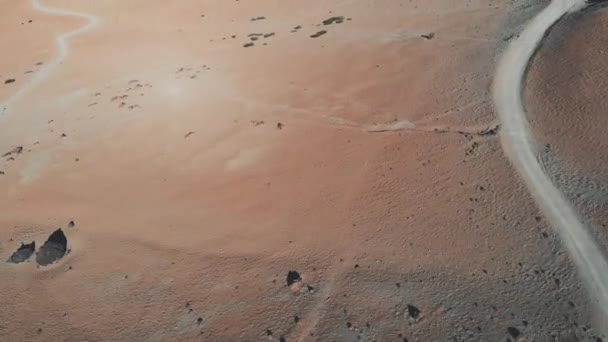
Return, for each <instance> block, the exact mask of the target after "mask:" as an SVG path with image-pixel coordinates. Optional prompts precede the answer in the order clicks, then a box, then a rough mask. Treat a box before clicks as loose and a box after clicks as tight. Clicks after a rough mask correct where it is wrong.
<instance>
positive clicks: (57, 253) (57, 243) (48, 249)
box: [36, 228, 68, 266]
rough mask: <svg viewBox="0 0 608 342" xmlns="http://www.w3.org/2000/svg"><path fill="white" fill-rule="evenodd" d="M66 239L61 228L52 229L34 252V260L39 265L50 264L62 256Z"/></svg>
mask: <svg viewBox="0 0 608 342" xmlns="http://www.w3.org/2000/svg"><path fill="white" fill-rule="evenodd" d="M67 247H68V239H67V237H66V236H65V234H64V233H63V230H61V228H59V229H57V230H56V231H54V232H53V233H52V234H51V235H50V236H49V238H48V240H46V242H45V243H44V245H42V247H40V250H39V251H38V253H37V254H36V262H37V263H38V264H39V265H41V266H46V265H49V264H52V263H53V262H55V261H57V260H59V259H61V258H63V256H64V255H65V253H66V251H67Z"/></svg>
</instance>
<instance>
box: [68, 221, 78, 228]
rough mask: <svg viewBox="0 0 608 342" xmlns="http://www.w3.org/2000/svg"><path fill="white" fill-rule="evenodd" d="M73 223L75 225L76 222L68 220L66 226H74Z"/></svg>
mask: <svg viewBox="0 0 608 342" xmlns="http://www.w3.org/2000/svg"><path fill="white" fill-rule="evenodd" d="M75 225H76V223H74V221H70V222H68V227H69V228H72V227H74V226H75Z"/></svg>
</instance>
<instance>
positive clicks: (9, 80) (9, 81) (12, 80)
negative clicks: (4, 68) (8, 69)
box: [4, 78, 16, 84]
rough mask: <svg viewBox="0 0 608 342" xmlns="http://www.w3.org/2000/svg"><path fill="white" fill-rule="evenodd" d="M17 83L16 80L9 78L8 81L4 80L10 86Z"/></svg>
mask: <svg viewBox="0 0 608 342" xmlns="http://www.w3.org/2000/svg"><path fill="white" fill-rule="evenodd" d="M15 81H16V79H14V78H9V79H8V80H4V84H10V83H14V82H15Z"/></svg>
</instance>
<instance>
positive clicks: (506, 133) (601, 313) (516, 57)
mask: <svg viewBox="0 0 608 342" xmlns="http://www.w3.org/2000/svg"><path fill="white" fill-rule="evenodd" d="M585 6H586V3H585V1H584V0H553V2H551V4H550V5H548V6H547V7H546V8H545V9H544V10H543V11H542V12H541V13H539V14H538V16H536V17H535V18H534V19H533V20H532V21H531V22H530V23H529V24H528V26H527V27H526V29H525V30H524V31H523V32H522V33H521V34H520V36H519V39H517V40H515V41H513V42H512V44H511V45H510V46H509V48H508V49H507V51H506V52H505V54H504V55H503V57H502V59H501V61H500V63H499V65H498V69H497V72H496V76H495V79H494V86H493V87H494V89H493V93H494V102H495V106H496V110H497V112H498V116H499V119H500V121H501V123H502V128H503V130H502V132H501V139H502V141H501V142H502V146H503V149H504V150H505V153H506V154H507V157H508V158H509V159H510V161H511V163H512V164H513V166H514V167H515V169H516V170H517V172H518V173H519V174H520V176H521V177H522V179H523V180H524V182H525V184H526V186H527V187H528V190H529V191H530V192H531V194H532V196H533V197H534V199H535V201H536V203H537V205H538V206H539V207H540V208H541V210H542V211H543V213H544V214H545V216H546V217H547V219H548V220H549V222H550V223H551V225H552V226H553V228H554V229H555V230H556V231H557V232H558V234H559V236H560V238H561V240H562V242H563V244H564V246H565V247H566V249H567V250H568V252H569V253H570V257H571V258H572V261H573V262H574V264H575V265H576V267H577V269H578V272H579V276H580V277H581V278H582V279H583V282H584V284H585V285H586V287H587V289H588V291H589V292H590V293H591V296H592V298H593V299H594V301H595V302H596V304H597V307H596V309H597V311H598V312H597V314H598V317H596V318H597V322H598V323H601V324H597V325H596V330H599V331H600V332H601V333H603V334H606V335H607V336H608V327H606V324H605V323H606V322H608V263H607V262H606V260H605V258H604V256H603V254H602V251H601V250H600V248H599V246H598V245H597V244H596V243H595V242H594V240H593V238H592V236H591V235H590V234H589V232H588V230H587V228H586V227H585V225H584V224H583V223H582V221H581V219H580V218H579V217H578V215H577V213H576V211H575V209H574V207H573V206H572V205H571V204H570V203H569V202H568V200H567V199H566V197H565V196H564V194H562V193H561V192H560V191H559V190H558V189H557V187H555V185H554V184H553V183H552V182H551V180H550V179H549V177H548V176H547V175H546V174H545V173H544V172H543V168H542V166H541V165H540V163H539V162H538V160H537V158H536V155H535V149H534V145H533V142H532V138H531V135H530V131H529V129H528V122H527V121H526V112H525V109H524V105H523V103H522V99H521V94H522V84H523V81H524V78H525V75H526V71H527V68H528V64H529V63H530V59H531V58H532V56H533V55H534V53H535V52H536V50H537V48H538V46H539V44H540V43H541V41H542V39H543V37H544V36H545V34H546V33H547V32H548V31H549V30H550V29H551V27H552V26H553V25H554V24H555V23H557V22H558V21H559V20H560V18H562V17H563V16H564V15H566V14H568V13H571V12H574V11H577V10H580V9H582V8H584V7H585Z"/></svg>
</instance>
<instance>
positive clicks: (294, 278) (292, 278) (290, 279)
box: [287, 271, 302, 286]
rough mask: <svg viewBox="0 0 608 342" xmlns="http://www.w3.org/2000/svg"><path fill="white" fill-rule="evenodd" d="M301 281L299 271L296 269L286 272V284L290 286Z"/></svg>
mask: <svg viewBox="0 0 608 342" xmlns="http://www.w3.org/2000/svg"><path fill="white" fill-rule="evenodd" d="M299 281H302V277H300V273H298V272H296V271H289V272H287V286H291V285H293V284H294V283H297V282H299Z"/></svg>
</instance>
